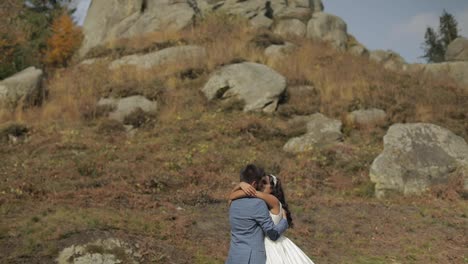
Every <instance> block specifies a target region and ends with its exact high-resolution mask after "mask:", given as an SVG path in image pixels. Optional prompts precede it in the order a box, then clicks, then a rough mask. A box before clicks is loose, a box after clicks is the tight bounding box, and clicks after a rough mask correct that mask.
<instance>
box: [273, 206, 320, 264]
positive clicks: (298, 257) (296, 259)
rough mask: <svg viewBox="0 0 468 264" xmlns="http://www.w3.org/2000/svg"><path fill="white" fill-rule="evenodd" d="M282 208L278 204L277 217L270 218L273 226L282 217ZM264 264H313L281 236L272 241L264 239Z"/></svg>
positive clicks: (297, 248)
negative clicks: (265, 258)
mask: <svg viewBox="0 0 468 264" xmlns="http://www.w3.org/2000/svg"><path fill="white" fill-rule="evenodd" d="M282 211H283V208H282V206H281V204H280V212H279V214H278V215H275V214H272V213H271V212H270V216H271V218H272V219H273V222H274V223H275V224H278V223H279V221H280V220H281V218H282V216H283V212H282ZM265 252H266V257H267V260H266V264H314V262H312V260H310V258H309V257H307V255H306V254H305V253H304V252H303V251H302V250H301V249H300V248H299V247H298V246H296V245H295V244H294V243H293V242H292V241H291V240H289V239H288V238H287V237H285V236H281V237H280V238H279V239H278V240H276V241H272V240H270V239H269V238H268V237H265Z"/></svg>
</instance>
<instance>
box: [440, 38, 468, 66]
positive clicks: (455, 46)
mask: <svg viewBox="0 0 468 264" xmlns="http://www.w3.org/2000/svg"><path fill="white" fill-rule="evenodd" d="M445 60H446V61H468V39H466V38H463V37H459V38H457V39H455V40H454V41H452V42H451V43H450V44H449V45H448V47H447V51H446V52H445Z"/></svg>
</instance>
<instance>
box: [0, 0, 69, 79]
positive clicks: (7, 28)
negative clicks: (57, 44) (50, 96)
mask: <svg viewBox="0 0 468 264" xmlns="http://www.w3.org/2000/svg"><path fill="white" fill-rule="evenodd" d="M67 1H68V0H27V1H25V0H0V80H2V79H4V78H6V77H9V76H11V75H12V74H14V73H16V72H18V71H21V70H23V69H25V68H27V67H29V66H36V67H42V65H43V57H44V52H45V51H46V48H47V39H48V38H49V36H50V35H51V24H52V22H53V21H54V19H55V18H56V17H57V16H59V15H60V14H62V12H63V8H62V4H63V3H65V2H67Z"/></svg>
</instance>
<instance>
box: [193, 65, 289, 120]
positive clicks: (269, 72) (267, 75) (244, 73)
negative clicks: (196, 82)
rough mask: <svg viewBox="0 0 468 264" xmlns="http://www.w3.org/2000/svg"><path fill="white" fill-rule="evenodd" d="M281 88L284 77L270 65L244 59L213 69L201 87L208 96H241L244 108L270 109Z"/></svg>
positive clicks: (275, 102) (281, 92)
mask: <svg viewBox="0 0 468 264" xmlns="http://www.w3.org/2000/svg"><path fill="white" fill-rule="evenodd" d="M285 89H286V78H285V77H283V76H282V75H280V74H279V73H277V72H276V71H274V70H273V69H271V68H269V67H267V66H265V65H263V64H258V63H252V62H244V63H238V64H232V65H228V66H224V67H223V68H221V69H219V70H218V71H216V72H214V74H213V75H212V76H211V77H210V79H209V80H208V82H207V83H206V84H205V86H204V87H203V88H202V91H203V93H204V94H205V96H206V97H207V98H208V99H209V100H213V99H232V98H234V99H239V100H242V101H244V102H245V106H244V111H264V112H274V111H276V108H277V105H278V101H279V99H280V96H281V95H282V94H283V93H284V92H285Z"/></svg>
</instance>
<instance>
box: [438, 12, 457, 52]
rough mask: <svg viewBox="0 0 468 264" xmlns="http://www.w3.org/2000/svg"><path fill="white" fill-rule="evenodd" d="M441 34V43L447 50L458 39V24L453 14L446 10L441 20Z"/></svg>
mask: <svg viewBox="0 0 468 264" xmlns="http://www.w3.org/2000/svg"><path fill="white" fill-rule="evenodd" d="M439 21H440V24H439V34H440V38H441V41H442V43H443V45H444V48H446V47H447V46H448V45H449V44H450V43H451V42H452V41H454V40H455V39H456V38H457V37H458V23H457V21H456V20H455V17H454V16H453V15H452V14H449V13H447V11H445V10H444V12H443V13H442V16H440V18H439Z"/></svg>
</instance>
